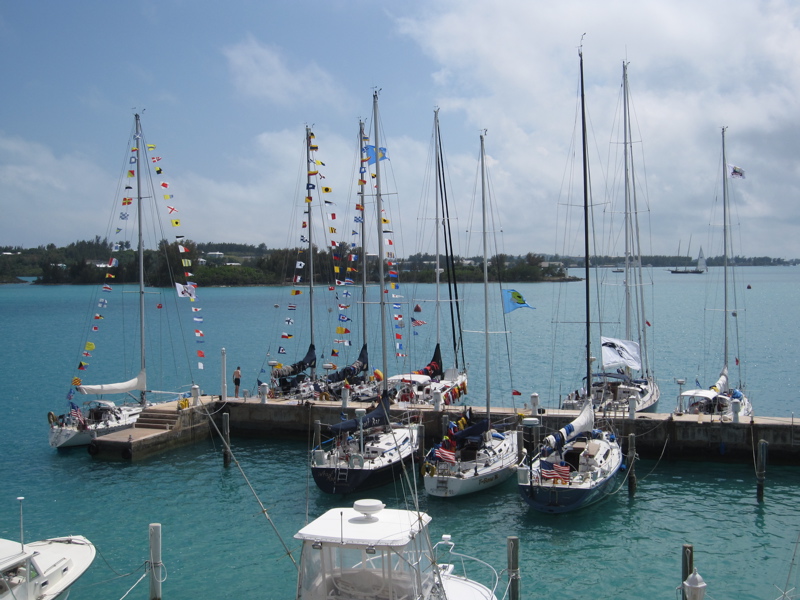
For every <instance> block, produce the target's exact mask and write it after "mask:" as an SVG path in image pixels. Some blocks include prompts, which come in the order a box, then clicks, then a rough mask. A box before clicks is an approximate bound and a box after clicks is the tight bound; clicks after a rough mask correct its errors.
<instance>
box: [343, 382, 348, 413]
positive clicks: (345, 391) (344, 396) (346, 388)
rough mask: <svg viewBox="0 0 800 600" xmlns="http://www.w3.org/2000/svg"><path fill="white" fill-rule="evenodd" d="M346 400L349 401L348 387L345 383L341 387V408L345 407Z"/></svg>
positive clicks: (344, 408)
mask: <svg viewBox="0 0 800 600" xmlns="http://www.w3.org/2000/svg"><path fill="white" fill-rule="evenodd" d="M348 402H350V388H349V387H347V386H346V385H345V386H344V387H343V388H342V410H346V409H347V403H348Z"/></svg>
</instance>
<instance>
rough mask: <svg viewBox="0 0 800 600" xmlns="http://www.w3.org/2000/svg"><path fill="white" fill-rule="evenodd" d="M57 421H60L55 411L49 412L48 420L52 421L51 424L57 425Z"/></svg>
mask: <svg viewBox="0 0 800 600" xmlns="http://www.w3.org/2000/svg"><path fill="white" fill-rule="evenodd" d="M56 421H58V417H56V413H54V412H52V411H50V412H49V413H47V422H48V423H50V425H55V424H56Z"/></svg>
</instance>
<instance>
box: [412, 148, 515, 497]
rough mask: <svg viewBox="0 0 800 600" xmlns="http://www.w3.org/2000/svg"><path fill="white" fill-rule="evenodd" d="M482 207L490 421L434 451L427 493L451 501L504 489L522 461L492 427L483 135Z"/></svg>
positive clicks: (511, 434)
mask: <svg viewBox="0 0 800 600" xmlns="http://www.w3.org/2000/svg"><path fill="white" fill-rule="evenodd" d="M480 140H481V154H480V160H481V207H482V216H483V299H484V327H485V329H484V340H485V349H484V351H485V366H486V418H485V419H484V420H482V421H480V422H478V423H475V424H474V425H473V426H471V427H468V428H465V429H463V430H460V431H453V432H452V433H450V435H447V436H445V439H444V440H443V441H442V443H440V444H438V445H437V446H436V447H434V448H432V449H431V451H430V453H429V454H428V456H427V457H426V461H425V464H424V468H423V481H424V483H425V492H426V493H428V494H430V495H432V496H440V497H443V498H451V497H454V496H463V495H465V494H470V493H473V492H477V491H479V490H484V489H488V488H491V487H495V486H497V485H500V484H501V483H503V482H504V481H506V480H507V479H509V478H510V477H511V476H512V475H513V474H514V473H515V471H516V469H517V467H518V466H519V465H520V463H521V461H522V449H521V448H518V447H517V437H516V432H515V431H511V430H508V431H505V432H500V431H497V430H496V429H494V428H492V424H491V369H490V368H489V357H490V350H489V271H488V269H489V267H488V265H489V256H488V250H487V237H488V228H489V223H488V219H487V210H486V160H485V159H486V154H485V145H484V136H483V134H481V136H480Z"/></svg>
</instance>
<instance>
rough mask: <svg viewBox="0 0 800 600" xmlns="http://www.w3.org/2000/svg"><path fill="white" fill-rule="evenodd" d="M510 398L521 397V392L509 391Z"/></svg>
mask: <svg viewBox="0 0 800 600" xmlns="http://www.w3.org/2000/svg"><path fill="white" fill-rule="evenodd" d="M511 395H512V396H522V392H518V391H517V390H511Z"/></svg>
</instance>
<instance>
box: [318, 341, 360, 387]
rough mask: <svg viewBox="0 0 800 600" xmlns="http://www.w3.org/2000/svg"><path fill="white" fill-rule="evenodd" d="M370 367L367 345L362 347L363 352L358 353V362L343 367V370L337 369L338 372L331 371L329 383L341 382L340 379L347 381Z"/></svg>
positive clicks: (328, 378)
mask: <svg viewBox="0 0 800 600" xmlns="http://www.w3.org/2000/svg"><path fill="white" fill-rule="evenodd" d="M368 368H369V359H368V358H367V345H366V344H364V346H363V347H362V348H361V352H359V354H358V358H357V359H356V362H354V363H353V364H352V365H349V366H347V367H345V368H344V369H342V370H341V371H336V373H331V374H330V375H328V377H327V382H328V383H339V382H340V381H345V380H346V379H348V378H350V377H355V376H356V375H358V374H359V373H361V372H363V371H366V370H367V369H368Z"/></svg>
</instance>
